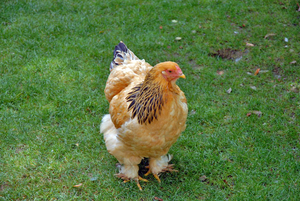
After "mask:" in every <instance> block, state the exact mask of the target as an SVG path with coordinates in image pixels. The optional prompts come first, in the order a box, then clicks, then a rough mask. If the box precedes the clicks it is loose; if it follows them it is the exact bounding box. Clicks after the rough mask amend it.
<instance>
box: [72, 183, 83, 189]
mask: <svg viewBox="0 0 300 201" xmlns="http://www.w3.org/2000/svg"><path fill="white" fill-rule="evenodd" d="M80 186H82V183H80V184H77V185H74V186H73V187H75V188H78V187H80Z"/></svg>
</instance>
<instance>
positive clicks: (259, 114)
mask: <svg viewBox="0 0 300 201" xmlns="http://www.w3.org/2000/svg"><path fill="white" fill-rule="evenodd" d="M252 112H253V114H256V115H257V116H258V117H261V115H262V112H261V111H252Z"/></svg>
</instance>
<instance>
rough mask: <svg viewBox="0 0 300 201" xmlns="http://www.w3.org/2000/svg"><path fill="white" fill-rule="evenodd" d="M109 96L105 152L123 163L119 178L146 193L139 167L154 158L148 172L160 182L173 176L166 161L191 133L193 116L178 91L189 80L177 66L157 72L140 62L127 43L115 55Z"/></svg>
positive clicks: (102, 127) (166, 64)
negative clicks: (182, 80)
mask: <svg viewBox="0 0 300 201" xmlns="http://www.w3.org/2000/svg"><path fill="white" fill-rule="evenodd" d="M110 71H111V72H110V75H109V77H108V80H107V83H106V87H105V90H104V92H105V96H106V99H107V100H108V101H109V103H110V104H109V114H107V115H104V117H103V119H102V122H101V125H100V132H101V133H103V134H104V140H105V144H106V148H107V150H108V152H109V153H110V154H112V155H113V156H114V157H116V159H117V160H118V161H119V165H118V166H119V173H118V174H117V176H118V177H119V178H122V179H123V180H124V182H127V181H129V180H135V181H136V182H137V185H138V187H139V189H140V190H142V188H141V185H140V183H139V180H142V181H147V180H146V179H143V178H142V177H140V176H139V175H138V170H139V167H138V164H139V163H140V162H141V160H142V159H143V158H149V166H148V167H149V171H148V172H147V173H146V176H147V175H148V174H150V173H152V174H153V175H154V177H155V178H156V179H157V180H158V181H159V182H160V179H159V174H160V173H161V172H165V171H173V170H174V169H173V168H172V165H169V164H168V162H169V161H170V160H171V158H172V157H171V156H170V155H167V153H168V151H169V149H170V147H171V146H172V145H173V144H174V143H175V142H176V141H177V139H178V137H179V136H180V134H181V132H183V131H184V130H185V128H186V119H187V113H188V107H187V101H186V98H185V95H184V93H183V92H182V91H181V90H180V88H179V87H178V86H177V85H176V80H177V79H178V78H185V75H184V74H183V73H182V71H181V69H180V68H179V65H178V64H177V63H175V62H170V61H168V62H162V63H159V64H157V65H156V66H154V67H152V66H151V65H150V64H148V63H146V62H145V61H144V60H140V59H139V58H138V57H137V56H135V54H134V53H133V52H132V51H130V50H129V49H128V48H127V47H126V45H125V44H124V43H123V42H120V43H119V44H118V45H117V46H116V47H115V50H114V58H113V60H112V62H111V65H110Z"/></svg>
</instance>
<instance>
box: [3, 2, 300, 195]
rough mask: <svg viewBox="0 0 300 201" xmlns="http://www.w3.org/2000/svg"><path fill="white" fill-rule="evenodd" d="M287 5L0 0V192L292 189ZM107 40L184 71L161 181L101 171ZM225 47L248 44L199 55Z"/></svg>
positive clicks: (111, 168)
mask: <svg viewBox="0 0 300 201" xmlns="http://www.w3.org/2000/svg"><path fill="white" fill-rule="evenodd" d="M296 9H297V5H296V0H289V1H287V0H282V1H271V0H264V1H258V0H256V1H238V0H236V1H227V0H224V1H221V0H213V1H208V0H204V1H196V0H187V1H181V0H176V1H159V0H155V1H134V0H123V1H120V0H115V1H111V2H105V1H99V0H98V1H79V0H66V1H62V0H55V1H50V0H39V1H38V0H19V1H14V0H2V1H1V3H0V22H1V24H0V135H1V136H0V200H34V199H36V200H58V199H60V200H153V199H156V198H155V197H157V198H161V199H163V200H197V199H199V200H226V199H230V200H299V199H300V150H299V149H300V144H299V141H300V123H299V122H300V121H299V116H300V96H299V90H300V68H299V64H300V59H299V58H300V40H299V33H300V24H299V19H300V12H296ZM172 20H177V21H178V22H177V23H173V22H172ZM160 26H162V29H160ZM235 32H237V33H235ZM270 33H274V34H276V35H274V36H269V37H267V38H264V37H265V36H266V35H267V34H270ZM176 37H181V38H182V40H180V41H176V40H175V38H176ZM285 37H286V38H288V42H285V41H284V38H285ZM120 40H122V41H124V42H125V43H126V44H127V45H128V47H129V48H130V49H131V50H133V51H134V52H135V53H136V55H137V56H138V57H140V58H144V59H145V60H146V61H148V62H149V63H150V64H152V65H155V64H156V63H158V62H161V61H166V60H172V61H175V62H178V63H179V64H180V66H181V68H182V69H183V72H184V73H185V75H186V76H187V79H186V80H179V81H178V85H179V86H180V87H181V89H182V90H183V91H184V92H185V94H186V97H187V99H188V105H189V111H190V112H189V115H188V121H187V129H186V131H185V132H184V133H183V134H182V136H181V137H180V138H179V140H178V141H177V143H176V144H174V145H173V147H172V148H171V150H170V153H171V154H173V155H174V158H173V160H172V162H173V163H174V164H175V167H176V169H178V170H179V172H178V173H166V174H163V175H162V176H161V179H162V184H161V185H159V184H158V183H157V182H156V180H155V179H153V178H152V177H151V176H149V177H147V178H149V180H150V182H149V183H142V184H141V185H142V187H143V189H144V190H143V191H142V192H140V191H139V190H138V188H137V187H136V184H135V183H134V182H128V183H126V184H124V183H123V182H122V181H121V180H120V179H118V178H116V177H114V174H115V173H117V169H116V167H115V163H116V162H117V161H116V159H115V158H114V157H113V156H111V155H110V154H108V153H107V151H106V148H105V144H104V140H103V136H102V135H101V134H100V133H99V125H100V122H101V118H102V116H103V115H104V114H106V113H107V112H108V103H107V101H106V99H105V96H104V93H103V90H104V87H105V83H106V79H107V76H108V75H109V64H110V61H111V59H112V51H113V48H114V46H115V45H116V44H117V43H118V42H119V41H120ZM246 42H249V43H253V44H254V45H255V46H254V47H247V46H246ZM285 46H286V47H285ZM224 49H231V50H236V51H240V52H247V53H245V54H244V55H243V58H242V59H241V60H240V61H238V62H235V61H233V60H226V59H222V58H221V57H218V56H212V55H213V54H215V53H216V52H218V51H220V50H224ZM220 56H221V55H220ZM292 61H296V64H291V62H292ZM257 68H260V69H261V70H267V72H264V73H259V74H258V75H256V76H254V75H253V74H254V72H255V70H256V69H257ZM217 71H223V73H224V74H222V75H219V74H217ZM247 72H250V73H251V74H249V73H247ZM251 86H255V87H256V90H254V89H252V88H251ZM229 88H232V92H231V93H226V90H228V89H229ZM253 111H261V112H262V115H261V117H258V116H257V115H256V114H254V113H253ZM248 113H251V115H250V116H249V115H248V116H247V114H248ZM204 175H205V177H206V178H205V177H204ZM79 183H82V186H80V187H77V188H76V187H73V186H74V185H77V184H79Z"/></svg>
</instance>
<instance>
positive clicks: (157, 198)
mask: <svg viewBox="0 0 300 201" xmlns="http://www.w3.org/2000/svg"><path fill="white" fill-rule="evenodd" d="M154 200H158V201H163V199H161V198H159V197H154Z"/></svg>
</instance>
